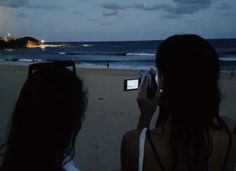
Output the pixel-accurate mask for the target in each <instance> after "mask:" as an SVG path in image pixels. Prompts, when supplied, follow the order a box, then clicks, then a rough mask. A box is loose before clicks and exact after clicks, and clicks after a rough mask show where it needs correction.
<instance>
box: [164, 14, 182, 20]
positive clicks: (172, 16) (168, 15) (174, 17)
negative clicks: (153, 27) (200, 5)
mask: <svg viewBox="0 0 236 171" xmlns="http://www.w3.org/2000/svg"><path fill="white" fill-rule="evenodd" d="M164 17H165V18H167V19H179V18H181V15H179V14H172V13H168V14H166V15H164Z"/></svg>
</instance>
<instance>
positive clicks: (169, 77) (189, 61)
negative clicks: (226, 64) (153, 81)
mask: <svg viewBox="0 0 236 171" xmlns="http://www.w3.org/2000/svg"><path fill="white" fill-rule="evenodd" d="M156 66H157V68H158V72H159V75H160V76H161V77H162V78H163V87H162V89H163V94H162V98H163V102H162V103H161V106H160V115H159V118H158V120H157V126H160V125H162V124H163V123H165V122H166V121H167V120H169V121H170V123H171V137H170V142H171V148H172V151H173V162H172V170H173V171H174V170H175V169H176V168H177V165H178V162H179V156H180V155H181V154H180V153H181V152H182V155H183V153H184V156H185V157H186V159H185V161H186V163H187V169H188V170H189V171H200V170H201V171H204V170H208V159H209V158H210V156H211V153H212V151H211V150H212V147H213V144H212V139H211V136H210V133H209V129H210V128H214V129H223V128H224V129H225V130H226V133H227V134H228V135H229V147H228V151H227V154H226V157H225V161H224V164H223V166H222V170H224V168H225V165H226V162H227V158H228V155H229V149H230V146H231V133H230V131H229V128H228V126H227V125H226V124H225V122H224V121H223V120H222V119H221V118H220V116H219V104H220V92H219V88H218V79H219V71H220V68H219V58H218V54H217V52H216V51H215V50H214V48H213V47H212V46H211V45H210V44H209V43H208V42H207V41H205V40H204V39H202V38H201V37H200V36H197V35H176V36H172V37H170V38H168V39H166V40H165V41H163V42H162V44H161V45H160V46H159V48H158V50H157V54H156ZM214 119H215V120H216V123H215V122H214V121H213V120H214ZM180 148H181V149H183V150H184V151H180V150H179V149H180Z"/></svg>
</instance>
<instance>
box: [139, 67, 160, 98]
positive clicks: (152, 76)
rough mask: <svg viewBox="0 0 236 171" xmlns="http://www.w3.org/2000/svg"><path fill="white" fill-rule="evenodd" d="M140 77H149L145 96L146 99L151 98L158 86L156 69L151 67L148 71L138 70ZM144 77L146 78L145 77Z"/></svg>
mask: <svg viewBox="0 0 236 171" xmlns="http://www.w3.org/2000/svg"><path fill="white" fill-rule="evenodd" d="M140 75H141V78H142V79H147V78H149V80H150V81H149V83H148V87H147V98H148V99H152V98H154V96H155V92H156V90H157V88H158V85H157V84H158V77H157V75H156V71H155V70H154V69H153V68H151V69H150V70H149V71H146V70H144V71H141V72H140ZM145 77H146V78H145Z"/></svg>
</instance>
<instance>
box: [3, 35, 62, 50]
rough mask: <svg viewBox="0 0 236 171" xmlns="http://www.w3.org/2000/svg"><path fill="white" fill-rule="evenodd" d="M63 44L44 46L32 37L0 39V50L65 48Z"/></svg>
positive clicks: (44, 44)
mask: <svg viewBox="0 0 236 171" xmlns="http://www.w3.org/2000/svg"><path fill="white" fill-rule="evenodd" d="M65 46H66V45H65V44H46V43H44V41H39V40H37V39H35V38H33V37H21V38H13V37H9V36H8V37H0V49H15V48H46V47H65Z"/></svg>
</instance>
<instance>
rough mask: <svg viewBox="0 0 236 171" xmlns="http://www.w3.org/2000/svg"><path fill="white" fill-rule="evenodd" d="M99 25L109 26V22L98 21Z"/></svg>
mask: <svg viewBox="0 0 236 171" xmlns="http://www.w3.org/2000/svg"><path fill="white" fill-rule="evenodd" d="M99 25H100V26H111V25H112V24H111V23H108V22H104V23H99Z"/></svg>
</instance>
